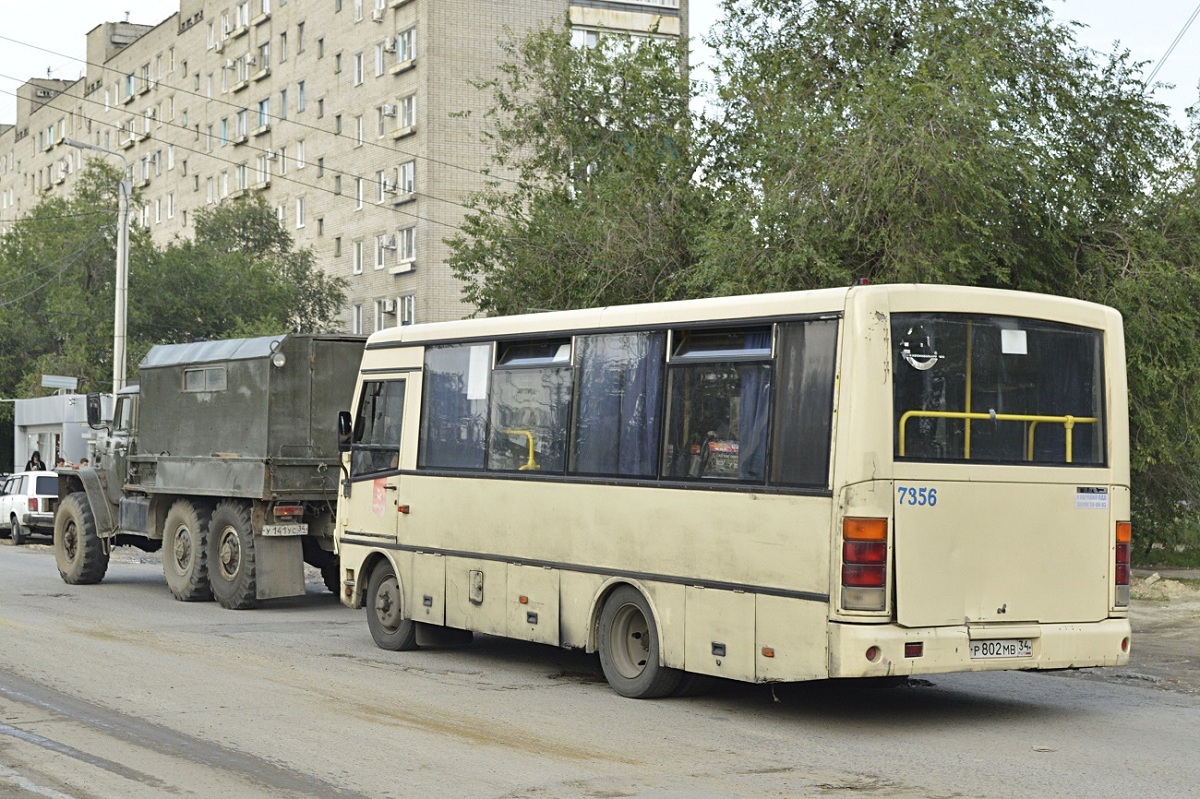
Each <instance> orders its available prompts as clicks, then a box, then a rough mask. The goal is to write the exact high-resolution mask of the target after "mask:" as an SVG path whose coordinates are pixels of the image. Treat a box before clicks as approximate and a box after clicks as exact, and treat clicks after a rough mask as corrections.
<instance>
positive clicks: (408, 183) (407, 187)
mask: <svg viewBox="0 0 1200 799" xmlns="http://www.w3.org/2000/svg"><path fill="white" fill-rule="evenodd" d="M416 186H417V162H416V161H405V162H404V163H403V164H401V165H400V166H399V167H397V168H396V193H397V194H400V195H405V194H412V193H413V192H414V191H416Z"/></svg>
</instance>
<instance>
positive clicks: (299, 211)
mask: <svg viewBox="0 0 1200 799" xmlns="http://www.w3.org/2000/svg"><path fill="white" fill-rule="evenodd" d="M296 227H297V228H302V227H304V198H303V197H297V198H296Z"/></svg>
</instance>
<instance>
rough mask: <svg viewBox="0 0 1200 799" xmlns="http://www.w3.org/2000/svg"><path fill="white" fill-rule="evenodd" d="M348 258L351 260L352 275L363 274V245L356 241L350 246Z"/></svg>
mask: <svg viewBox="0 0 1200 799" xmlns="http://www.w3.org/2000/svg"><path fill="white" fill-rule="evenodd" d="M350 256H351V258H352V260H353V267H354V274H356V275H361V274H362V273H363V243H362V242H361V241H356V242H354V243H353V244H351V245H350Z"/></svg>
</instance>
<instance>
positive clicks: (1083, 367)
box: [892, 313, 1106, 466]
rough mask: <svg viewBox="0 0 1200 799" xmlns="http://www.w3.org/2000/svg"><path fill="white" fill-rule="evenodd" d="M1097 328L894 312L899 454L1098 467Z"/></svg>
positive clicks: (1101, 449) (1100, 391)
mask: <svg viewBox="0 0 1200 799" xmlns="http://www.w3.org/2000/svg"><path fill="white" fill-rule="evenodd" d="M1103 362H1104V361H1103V337H1102V334H1101V331H1099V330H1092V329H1088V328H1083V327H1075V326H1071V325H1064V324H1057V323H1053V322H1046V321H1040V320H1035V319H1022V318H1017V317H1010V316H985V315H974V314H953V313H906V314H895V315H893V317H892V374H893V414H894V425H895V438H894V446H895V456H896V458H897V459H898V460H913V461H954V462H962V461H970V462H980V463H998V464H1038V465H1067V464H1070V465H1076V466H1103V465H1105V460H1106V455H1105V453H1106V447H1105V430H1104V425H1103V420H1104V405H1103V403H1104V372H1103Z"/></svg>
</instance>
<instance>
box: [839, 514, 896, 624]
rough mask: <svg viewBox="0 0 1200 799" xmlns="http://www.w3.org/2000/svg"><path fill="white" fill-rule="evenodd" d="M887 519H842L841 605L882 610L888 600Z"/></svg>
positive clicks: (850, 607) (858, 608)
mask: <svg viewBox="0 0 1200 799" xmlns="http://www.w3.org/2000/svg"><path fill="white" fill-rule="evenodd" d="M887 551H888V523H887V519H860V518H851V517H847V518H845V519H843V520H842V608H843V609H844V610H883V609H884V606H885V604H886V599H887Z"/></svg>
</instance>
